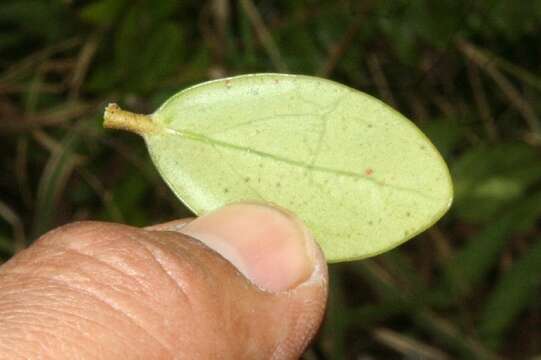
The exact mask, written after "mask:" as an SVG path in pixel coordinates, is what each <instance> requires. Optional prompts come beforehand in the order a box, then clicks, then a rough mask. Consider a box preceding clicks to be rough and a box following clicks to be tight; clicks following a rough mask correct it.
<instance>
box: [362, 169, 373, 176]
mask: <svg viewBox="0 0 541 360" xmlns="http://www.w3.org/2000/svg"><path fill="white" fill-rule="evenodd" d="M373 173H374V170H373V169H371V168H367V169H366V170H365V171H364V174H365V175H366V176H370V175H372V174H373Z"/></svg>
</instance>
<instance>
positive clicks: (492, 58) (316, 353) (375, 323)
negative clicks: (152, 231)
mask: <svg viewBox="0 0 541 360" xmlns="http://www.w3.org/2000/svg"><path fill="white" fill-rule="evenodd" d="M0 29H1V31H0V118H1V120H0V137H1V138H2V142H1V144H0V256H1V257H2V259H4V260H6V259H8V258H9V257H10V256H11V255H13V254H14V253H15V252H16V251H18V250H20V249H22V248H23V247H25V246H27V245H28V244H29V243H31V242H32V241H33V240H34V239H35V238H37V237H38V236H40V235H41V234H43V233H44V232H46V231H47V230H49V229H51V228H53V227H55V226H58V225H60V224H64V223H67V222H70V221H73V220H77V219H101V220H109V221H118V222H125V223H128V224H133V225H148V224H152V223H157V222H160V221H165V220H169V219H172V218H176V217H181V216H186V215H188V214H189V212H188V210H187V209H185V208H183V207H182V206H181V204H179V202H178V201H177V200H176V199H175V196H173V195H172V194H171V193H170V191H169V190H168V189H167V188H166V186H165V185H164V183H163V182H162V180H161V179H160V178H159V176H158V175H157V173H156V171H155V170H154V168H153V167H152V165H151V163H150V161H149V159H148V156H147V154H146V153H145V148H144V146H143V145H142V143H141V141H140V140H139V139H138V138H136V137H134V136H130V135H128V134H123V133H113V132H107V133H106V132H104V131H103V130H102V129H101V112H102V109H103V107H104V105H105V104H106V103H107V102H109V101H116V102H119V103H121V104H123V105H124V106H126V107H128V108H130V109H132V110H134V111H139V112H152V111H153V110H154V109H155V108H156V107H157V106H158V105H159V104H161V102H162V101H163V100H164V99H166V98H167V97H169V96H170V95H172V94H173V93H175V92H177V91H178V90H180V89H182V88H185V87H187V86H189V85H192V84H194V83H197V82H201V81H204V80H207V79H211V78H215V77H222V76H227V75H233V74H240V73H249V72H264V71H288V72H293V73H304V74H312V75H319V76H324V77H328V78H332V79H335V80H337V81H340V82H343V83H345V84H348V85H350V86H352V87H354V88H357V89H360V90H362V91H365V92H368V93H371V94H373V95H375V96H376V97H379V98H381V99H382V100H384V101H386V102H388V103H389V104H391V105H392V106H394V107H396V108H397V109H399V110H400V111H401V112H403V113H404V114H406V115H407V116H408V117H410V118H411V119H413V120H414V121H415V122H416V123H417V124H418V125H419V126H420V127H421V128H422V129H424V130H425V131H426V133H427V134H428V135H429V137H430V138H431V139H432V140H433V141H434V143H435V144H436V146H437V147H438V148H439V149H440V151H441V152H442V154H443V155H444V157H445V158H446V160H447V161H448V163H449V165H450V168H451V171H452V174H453V177H454V181H455V185H456V201H455V204H454V207H453V209H452V210H451V212H450V213H449V214H448V215H447V216H446V217H445V218H444V219H443V221H441V222H440V223H439V224H437V225H436V226H435V227H433V228H432V229H430V230H429V231H427V232H425V233H424V234H422V235H420V236H419V237H418V238H417V239H414V240H412V241H410V242H409V243H407V244H405V245H404V246H401V247H400V248H399V249H396V250H394V251H392V252H390V253H387V254H384V255H381V256H378V257H376V258H374V259H369V260H366V261H360V262H354V263H350V264H340V265H332V266H331V269H330V270H331V296H330V303H329V308H328V316H327V320H326V322H325V324H324V326H323V328H322V331H321V334H320V335H319V337H318V338H317V340H316V342H315V343H314V344H312V346H311V347H310V349H309V350H308V351H307V353H306V355H305V358H306V359H342V358H344V359H357V358H360V357H362V356H366V355H369V356H371V358H431V359H441V358H449V357H459V358H528V357H531V356H535V355H538V354H541V332H540V329H541V307H540V305H539V304H540V302H539V299H540V295H541V291H540V288H541V265H540V264H541V247H540V239H541V223H540V220H539V219H540V215H541V153H540V146H541V133H540V132H541V123H540V120H539V118H540V110H541V101H540V100H541V96H540V92H541V61H539V60H540V58H541V42H540V41H539V39H540V35H541V34H540V32H541V31H540V30H541V2H540V1H512V0H491V1H489V0H484V1H481V0H479V1H466V0H442V1H429V0H418V1H409V0H395V1H385V2H379V1H373V0H372V1H370V0H367V1H353V0H338V1H330V0H329V1H317V0H303V1H286V0H279V1H268V0H261V1H252V0H238V1H226V0H208V1H189V0H188V1H173V0H161V1H150V0H149V1H144V0H136V1H128V0H98V1H61V0H47V1H41V0H4V1H2V2H0Z"/></svg>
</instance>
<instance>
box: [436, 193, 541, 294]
mask: <svg viewBox="0 0 541 360" xmlns="http://www.w3.org/2000/svg"><path fill="white" fill-rule="evenodd" d="M540 215H541V192H538V193H535V194H531V195H529V196H528V197H527V198H521V199H520V200H518V201H517V202H516V203H515V204H513V206H510V207H509V209H508V210H507V211H506V212H504V213H502V214H501V215H500V216H498V217H497V218H496V219H494V220H493V221H492V222H490V223H488V224H487V225H486V226H485V227H484V228H483V230H482V231H481V232H479V233H478V234H476V235H475V236H473V237H472V238H470V239H468V241H467V243H466V245H465V246H464V248H463V249H461V250H460V252H458V253H457V254H456V256H455V257H454V258H453V259H452V260H451V261H449V262H448V263H447V265H446V266H445V269H444V277H443V279H442V281H441V282H440V284H441V285H442V287H443V289H445V290H443V291H444V293H445V299H446V300H447V301H451V300H459V299H462V298H463V297H464V296H465V295H468V294H470V293H471V291H472V290H474V289H475V287H476V286H478V285H479V284H480V283H481V282H482V280H483V279H485V278H486V276H487V275H488V273H489V271H490V269H492V267H493V266H494V263H496V261H497V260H498V259H499V258H500V255H501V251H502V249H503V247H504V246H505V243H506V240H508V239H509V237H510V236H511V235H512V234H513V233H515V232H520V231H525V230H526V229H529V228H531V227H532V226H533V224H534V223H535V221H537V219H538V218H539V216H540ZM449 291H450V292H451V294H449Z"/></svg>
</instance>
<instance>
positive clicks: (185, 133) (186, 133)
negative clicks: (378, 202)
mask: <svg viewBox="0 0 541 360" xmlns="http://www.w3.org/2000/svg"><path fill="white" fill-rule="evenodd" d="M163 129H164V131H165V132H168V133H172V134H175V135H178V136H180V137H182V138H184V139H187V140H193V141H197V142H200V143H205V144H209V145H212V146H220V147H224V148H229V149H233V150H239V151H244V152H247V153H250V154H254V155H258V156H260V157H263V158H267V159H271V160H274V161H278V162H282V163H286V164H289V165H292V166H296V167H300V168H303V169H306V170H312V171H317V172H322V173H327V174H332V175H337V176H344V177H349V178H353V179H355V180H361V181H365V182H368V183H372V184H374V185H377V186H379V187H389V188H391V189H394V190H397V191H403V192H409V193H413V194H416V195H418V196H420V197H422V198H424V199H428V200H443V198H439V197H434V196H430V195H427V194H425V193H423V192H422V191H420V190H418V189H412V188H408V187H404V186H400V185H394V184H389V183H386V182H383V181H378V180H376V179H374V178H371V177H368V176H365V175H362V174H357V173H354V172H351V171H345V170H339V169H333V168H328V167H324V166H318V165H314V164H306V163H304V162H302V161H298V160H293V159H289V158H286V157H282V156H278V155H274V154H271V153H267V152H264V151H260V150H255V149H251V148H249V147H246V146H242V145H236V144H232V143H228V142H225V141H222V140H218V139H214V138H211V137H208V136H206V135H203V134H199V133H196V132H193V131H190V130H179V129H171V128H167V127H164V128H163Z"/></svg>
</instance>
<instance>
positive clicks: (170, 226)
mask: <svg viewBox="0 0 541 360" xmlns="http://www.w3.org/2000/svg"><path fill="white" fill-rule="evenodd" d="M193 219H194V218H193V217H189V218H184V219H179V220H172V221H168V222H165V223H162V224H157V225H152V226H147V227H145V230H154V231H180V229H181V228H182V227H184V226H185V225H187V224H189V223H190V222H191V221H193Z"/></svg>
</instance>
